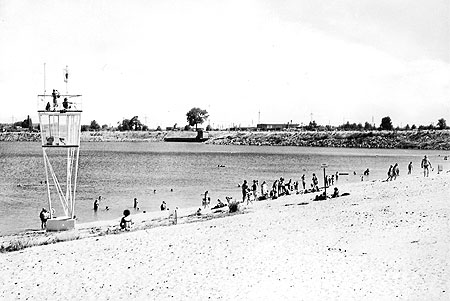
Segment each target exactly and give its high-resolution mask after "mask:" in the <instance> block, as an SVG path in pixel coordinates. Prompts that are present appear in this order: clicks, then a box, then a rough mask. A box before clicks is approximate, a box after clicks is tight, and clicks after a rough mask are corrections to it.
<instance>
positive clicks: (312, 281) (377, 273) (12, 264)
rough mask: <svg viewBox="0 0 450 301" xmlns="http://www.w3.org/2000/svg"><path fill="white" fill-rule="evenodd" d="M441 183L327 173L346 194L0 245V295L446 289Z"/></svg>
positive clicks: (303, 294)
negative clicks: (338, 177)
mask: <svg viewBox="0 0 450 301" xmlns="http://www.w3.org/2000/svg"><path fill="white" fill-rule="evenodd" d="M449 184H450V173H448V172H447V173H443V174H440V175H433V176H431V177H429V178H423V177H421V176H403V177H400V178H398V179H397V180H396V181H390V182H382V181H380V180H378V181H373V182H361V183H351V184H345V185H337V186H338V187H339V189H340V191H341V193H343V192H349V193H350V195H349V196H345V197H339V198H336V199H328V200H325V201H311V199H312V197H313V196H314V195H315V194H306V195H295V194H294V195H290V196H284V197H280V198H278V199H276V200H269V201H259V202H255V203H253V204H252V205H250V206H245V207H246V208H247V209H245V210H246V211H244V212H245V214H236V215H233V216H230V217H224V218H211V219H204V220H203V222H200V223H196V222H191V223H179V224H178V225H173V226H159V227H158V226H157V227H152V228H147V229H143V230H137V231H126V232H121V233H120V235H103V234H102V235H98V236H95V237H87V238H85V239H83V240H81V241H77V240H75V241H67V242H63V243H57V244H50V245H45V246H39V247H33V248H27V249H23V250H21V251H18V252H10V253H3V254H0V258H1V260H2V265H3V273H2V276H0V287H1V289H0V299H11V298H24V299H26V298H27V297H30V298H32V297H33V296H42V295H43V294H45V296H47V297H48V298H54V299H83V298H89V299H122V298H127V299H137V300H142V299H158V300H159V299H172V298H178V299H192V298H195V299H197V300H206V299H210V298H212V299H218V298H223V299H225V300H237V299H239V300H245V299H260V298H261V299H265V300H274V299H289V300H290V299H296V300H298V299H306V300H310V299H314V300H317V299H319V300H324V299H330V298H334V299H340V300H348V299H394V298H400V299H433V300H443V299H448V297H449V294H450V280H448V279H450V265H449V260H448V259H449V257H448V256H449V255H448V254H449V252H450V229H449V227H450V224H449V222H448V221H449V217H450V202H448V191H449V190H450V187H449ZM190 210H191V209H190ZM134 218H136V221H137V217H134ZM116 222H117V223H118V221H116ZM135 224H136V223H135ZM91 226H92V225H91ZM89 229H92V228H89ZM94 230H95V229H94ZM66 233H68V232H66ZM143 279H145V281H142V280H143ZM69 284H70V285H69Z"/></svg>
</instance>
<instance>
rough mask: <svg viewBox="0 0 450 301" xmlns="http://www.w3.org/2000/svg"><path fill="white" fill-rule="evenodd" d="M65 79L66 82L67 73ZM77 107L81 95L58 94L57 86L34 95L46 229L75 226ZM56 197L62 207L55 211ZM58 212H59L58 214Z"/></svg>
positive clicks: (78, 119) (78, 106)
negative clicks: (46, 197)
mask: <svg viewBox="0 0 450 301" xmlns="http://www.w3.org/2000/svg"><path fill="white" fill-rule="evenodd" d="M65 81H66V83H67V76H65ZM44 90H45V89H44ZM81 109H82V96H81V95H71V94H68V93H67V92H66V94H64V95H61V94H60V93H59V92H58V91H57V90H53V92H52V94H46V93H45V92H44V94H42V95H38V115H39V124H40V130H41V141H42V154H43V156H44V166H45V176H46V184H47V196H48V207H49V213H50V219H49V220H48V221H47V231H61V230H70V229H74V228H75V192H76V188H77V174H78V157H79V153H80V132H81V112H82V110H81ZM64 174H65V182H64ZM64 186H65V187H64ZM58 199H59V202H60V203H61V207H62V211H60V210H59V208H58V211H54V209H55V207H54V205H55V203H57V200H58ZM54 212H57V214H56V215H58V217H55V213H54ZM61 212H62V213H63V215H60V214H61Z"/></svg>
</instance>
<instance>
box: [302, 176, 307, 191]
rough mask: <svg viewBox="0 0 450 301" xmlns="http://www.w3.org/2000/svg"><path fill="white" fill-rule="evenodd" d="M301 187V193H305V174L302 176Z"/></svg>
mask: <svg viewBox="0 0 450 301" xmlns="http://www.w3.org/2000/svg"><path fill="white" fill-rule="evenodd" d="M302 186H303V191H305V190H306V181H305V174H303V175H302Z"/></svg>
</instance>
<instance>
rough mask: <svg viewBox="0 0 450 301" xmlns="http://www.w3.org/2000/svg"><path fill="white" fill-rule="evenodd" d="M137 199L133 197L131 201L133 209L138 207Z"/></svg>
mask: <svg viewBox="0 0 450 301" xmlns="http://www.w3.org/2000/svg"><path fill="white" fill-rule="evenodd" d="M138 203H139V202H138V200H137V198H134V201H133V208H134V210H136V209H139V208H138Z"/></svg>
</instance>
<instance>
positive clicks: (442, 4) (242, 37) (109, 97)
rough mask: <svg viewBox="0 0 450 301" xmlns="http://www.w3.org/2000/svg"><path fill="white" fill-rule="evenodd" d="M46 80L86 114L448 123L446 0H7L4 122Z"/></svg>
mask: <svg viewBox="0 0 450 301" xmlns="http://www.w3.org/2000/svg"><path fill="white" fill-rule="evenodd" d="M44 63H46V88H47V92H49V91H50V92H51V89H58V90H59V91H61V92H64V91H65V84H64V82H63V69H64V67H65V66H66V65H68V66H69V73H70V81H69V93H77V94H78V93H79V94H83V123H84V124H88V123H89V122H90V121H91V120H93V119H95V120H97V122H98V123H100V124H111V125H116V124H117V122H118V121H121V120H122V118H123V117H125V118H131V117H132V116H134V115H138V116H139V119H140V120H141V121H143V122H145V120H146V121H147V124H148V125H149V126H150V127H156V126H157V125H161V126H162V127H165V126H172V125H173V124H174V123H178V125H179V126H181V125H185V124H186V112H187V111H188V110H189V109H191V108H192V107H194V106H196V107H200V108H202V109H206V110H207V111H208V112H209V113H210V121H209V122H210V123H211V124H214V125H215V126H217V125H223V126H230V125H231V124H237V125H239V124H240V125H242V126H244V125H252V124H253V125H256V123H258V112H259V111H260V121H261V123H284V122H288V121H290V120H292V121H293V122H294V123H302V122H303V123H309V121H310V118H311V113H312V114H313V119H314V120H316V122H317V123H319V124H328V123H331V124H334V125H338V124H341V123H342V122H343V121H345V122H346V121H350V122H357V123H358V122H361V123H364V122H365V121H369V122H371V121H372V117H373V118H374V120H375V123H376V124H377V125H379V124H380V120H381V118H382V117H384V116H390V117H391V118H392V120H393V123H394V125H403V126H404V125H406V124H407V123H409V124H410V125H411V124H413V123H415V124H416V125H418V124H426V125H428V124H430V123H432V122H433V123H436V122H437V120H438V119H439V118H442V117H443V118H445V119H446V120H447V122H448V123H450V1H448V0H370V1H369V0H338V1H336V0H334V1H333V0H303V1H301V0H300V1H299V0H297V1H296V0H291V1H289V0H284V1H283V0H265V1H245V0H236V1H222V0H203V1H189V0H164V1H163V0H161V1H151V0H142V1H138V0H128V1H127V0H121V1H119V0H104V1H100V0H96V1H88V0H81V1H80V0H77V1H75V0H54V1H50V0H48V1H44V0H40V1H38V0H29V1H24V0H0V99H1V109H0V122H11V121H12V119H14V120H15V121H17V120H23V119H25V118H26V116H27V115H28V114H29V115H30V116H31V117H32V119H33V121H35V122H37V120H38V119H37V113H36V110H37V107H36V103H37V101H36V100H37V97H36V95H37V94H40V93H42V92H43V90H44V72H43V69H44V67H43V66H44Z"/></svg>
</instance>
